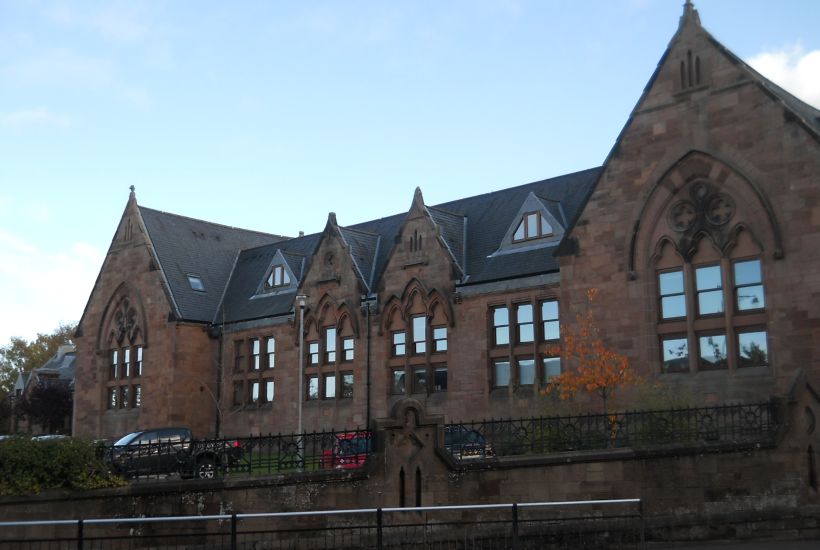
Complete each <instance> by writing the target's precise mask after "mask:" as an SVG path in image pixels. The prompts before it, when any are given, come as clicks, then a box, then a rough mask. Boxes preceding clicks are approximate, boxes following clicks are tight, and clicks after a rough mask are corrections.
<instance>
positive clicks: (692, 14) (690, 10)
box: [678, 0, 700, 28]
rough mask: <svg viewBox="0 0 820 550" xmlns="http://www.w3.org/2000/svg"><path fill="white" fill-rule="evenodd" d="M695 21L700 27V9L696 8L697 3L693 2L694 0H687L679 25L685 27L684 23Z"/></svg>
mask: <svg viewBox="0 0 820 550" xmlns="http://www.w3.org/2000/svg"><path fill="white" fill-rule="evenodd" d="M689 22H691V23H694V24H695V25H696V26H698V27H700V16H699V15H698V10H696V9H695V5H694V4H693V3H692V0H686V2H685V3H684V4H683V15H681V17H680V23H679V25H678V27H679V28H683V27H684V25H686V24H687V23H689Z"/></svg>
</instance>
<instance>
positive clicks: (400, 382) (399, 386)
mask: <svg viewBox="0 0 820 550" xmlns="http://www.w3.org/2000/svg"><path fill="white" fill-rule="evenodd" d="M390 393H392V394H393V395H404V369H394V370H393V377H392V383H391V384H390Z"/></svg>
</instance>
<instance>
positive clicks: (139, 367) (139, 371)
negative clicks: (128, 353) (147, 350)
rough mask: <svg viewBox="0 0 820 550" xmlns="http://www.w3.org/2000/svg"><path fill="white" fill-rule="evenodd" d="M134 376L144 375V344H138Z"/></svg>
mask: <svg viewBox="0 0 820 550" xmlns="http://www.w3.org/2000/svg"><path fill="white" fill-rule="evenodd" d="M134 376H142V346H137V362H136V364H135V365H134ZM137 387H139V386H137Z"/></svg>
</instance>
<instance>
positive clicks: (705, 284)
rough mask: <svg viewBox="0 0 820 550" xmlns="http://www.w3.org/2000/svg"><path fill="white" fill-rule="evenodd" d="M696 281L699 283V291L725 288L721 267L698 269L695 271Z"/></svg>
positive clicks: (713, 266)
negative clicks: (721, 277) (721, 276)
mask: <svg viewBox="0 0 820 550" xmlns="http://www.w3.org/2000/svg"><path fill="white" fill-rule="evenodd" d="M695 280H696V281H697V285H698V290H712V289H715V288H722V287H723V285H722V284H721V279H720V266H719V265H712V266H708V267H699V268H697V269H696V270H695Z"/></svg>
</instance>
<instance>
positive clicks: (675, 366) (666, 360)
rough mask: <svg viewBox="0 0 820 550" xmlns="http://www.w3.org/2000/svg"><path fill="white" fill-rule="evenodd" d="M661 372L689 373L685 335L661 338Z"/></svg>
mask: <svg viewBox="0 0 820 550" xmlns="http://www.w3.org/2000/svg"><path fill="white" fill-rule="evenodd" d="M661 370H662V371H663V372H689V342H688V341H687V339H686V336H685V335H684V336H665V337H663V338H661Z"/></svg>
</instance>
